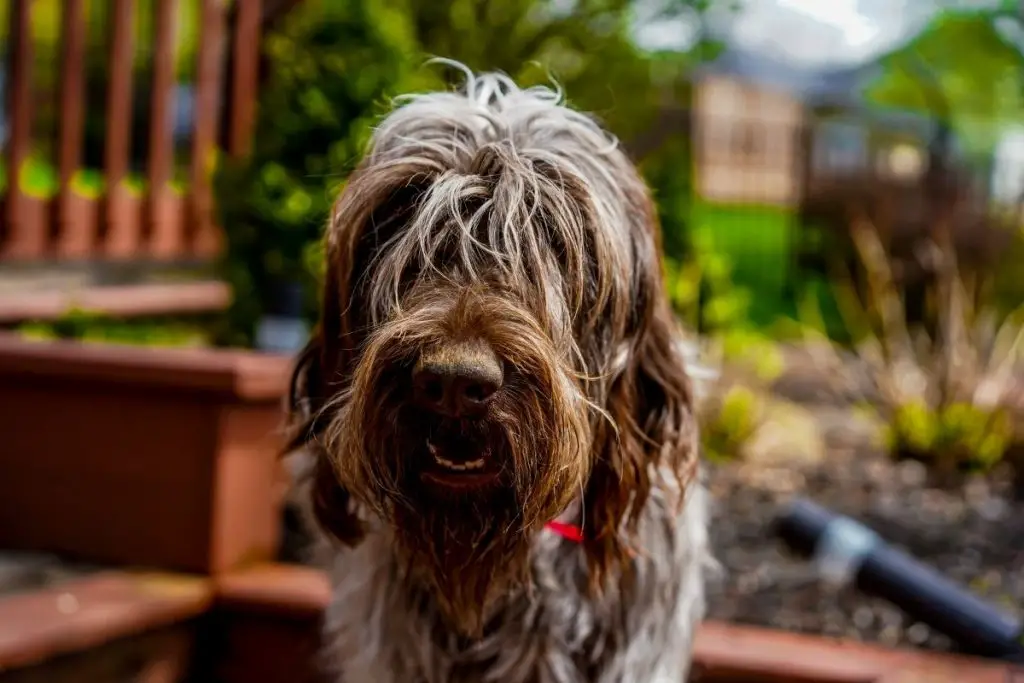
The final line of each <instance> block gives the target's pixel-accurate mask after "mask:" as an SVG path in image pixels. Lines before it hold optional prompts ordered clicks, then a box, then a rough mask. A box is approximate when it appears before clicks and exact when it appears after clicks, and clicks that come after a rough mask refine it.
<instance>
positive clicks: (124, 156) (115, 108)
mask: <svg viewBox="0 0 1024 683" xmlns="http://www.w3.org/2000/svg"><path fill="white" fill-rule="evenodd" d="M110 7H111V12H110V19H111V23H112V25H111V29H110V63H109V65H108V67H107V68H108V74H109V76H110V84H109V86H108V90H107V125H106V130H105V131H104V135H105V139H104V143H105V144H104V160H103V164H104V174H103V175H104V180H105V183H106V201H105V202H104V204H105V206H104V221H105V223H106V243H105V245H104V246H105V250H106V253H107V255H108V256H112V257H115V258H128V257H131V256H134V255H135V254H137V253H138V250H139V247H140V245H141V244H142V235H141V228H142V226H141V213H140V201H139V198H138V197H135V196H133V195H132V193H131V192H130V191H129V189H128V187H127V186H126V185H125V182H124V181H125V178H126V176H127V175H128V163H129V155H130V154H131V138H132V65H133V63H134V61H135V34H134V30H133V27H134V22H135V0H111V6H110Z"/></svg>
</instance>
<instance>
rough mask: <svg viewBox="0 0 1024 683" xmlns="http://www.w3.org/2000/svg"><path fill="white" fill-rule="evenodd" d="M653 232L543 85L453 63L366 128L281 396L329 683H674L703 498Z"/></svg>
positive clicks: (698, 562)
mask: <svg viewBox="0 0 1024 683" xmlns="http://www.w3.org/2000/svg"><path fill="white" fill-rule="evenodd" d="M659 242H660V235H659V230H658V226H657V221H656V218H655V212H654V208H653V206H652V202H651V198H650V195H649V193H648V190H647V188H646V186H645V185H644V183H643V181H642V180H641V178H640V176H639V175H638V173H637V171H636V169H635V168H634V166H633V165H632V164H631V163H630V161H629V160H628V159H627V158H626V156H625V154H623V152H622V151H621V150H620V148H619V147H618V146H617V144H616V142H615V140H614V139H613V138H611V137H610V136H609V135H608V134H607V133H606V132H604V131H603V130H602V129H601V127H599V125H598V124H596V123H595V122H594V121H593V120H592V119H591V118H589V117H587V116H585V115H584V114H581V113H578V112H576V111H573V110H572V109H570V108H568V107H567V106H565V105H564V104H563V102H562V97H561V93H560V92H556V91H554V90H552V89H549V88H539V87H538V88H529V89H521V88H519V87H517V86H516V85H515V84H514V83H513V82H512V81H511V80H509V79H508V78H507V77H505V76H503V75H495V74H487V75H479V76H474V75H473V74H471V73H467V82H466V84H465V87H464V88H463V89H462V91H460V92H458V93H453V92H436V93H429V94H422V95H414V96H407V97H404V98H402V100H401V101H400V102H399V106H397V107H396V108H395V109H394V111H392V112H391V113H390V114H389V115H388V116H387V117H386V118H385V119H384V120H383V121H382V122H381V124H380V126H379V127H378V128H377V130H376V131H375V135H374V137H373V139H372V142H371V145H370V149H369V151H368V153H367V155H366V157H365V158H364V159H363V161H362V163H361V165H360V166H359V167H358V169H357V170H356V172H355V173H354V174H353V175H352V176H351V178H350V179H349V181H348V183H347V186H346V187H345V189H344V191H343V192H342V193H341V196H340V198H339V199H338V200H337V203H336V205H335V207H334V210H333V212H332V216H331V219H330V225H329V227H328V230H327V235H326V263H327V272H326V283H325V288H324V291H323V315H322V320H321V323H320V326H319V328H318V330H317V332H316V334H315V335H314V338H313V339H312V341H311V342H310V345H309V346H308V348H307V349H306V351H305V352H304V353H303V354H302V356H301V357H300V359H299V363H298V366H297V369H296V372H295V377H294V380H293V389H292V416H293V418H294V424H295V431H294V438H293V440H292V443H291V447H292V448H296V449H302V450H303V451H304V452H305V453H306V454H308V456H310V457H311V460H312V469H311V472H310V475H309V481H308V484H307V486H308V489H307V490H308V494H309V500H310V502H311V506H310V509H311V512H312V515H313V518H314V519H315V521H316V523H317V525H318V526H319V528H320V529H322V530H324V531H325V532H327V534H326V535H327V537H329V540H330V541H331V542H330V544H329V549H328V553H327V561H328V562H329V566H330V573H331V576H332V583H333V600H332V604H331V606H330V608H329V610H328V613H327V615H326V631H327V633H326V643H327V653H326V655H327V657H328V659H329V661H330V663H331V664H332V665H333V667H334V668H335V669H336V670H337V672H338V676H339V680H344V681H345V682H346V683H463V682H465V683H469V682H470V681H472V682H474V683H481V682H494V683H498V682H500V683H584V682H587V683H613V682H615V683H670V682H671V683H680V682H681V681H684V680H685V678H686V675H687V671H688V668H689V661H690V656H691V647H692V642H693V635H694V630H695V628H696V626H697V623H698V622H699V620H700V619H701V617H702V615H703V612H704V587H703V571H702V570H703V568H704V567H705V565H706V564H707V562H708V549H707V531H706V512H705V494H704V491H703V489H702V487H701V486H700V484H699V483H698V481H697V473H698V465H697V429H696V425H695V423H694V411H693V393H692V392H693V389H692V387H691V383H690V380H689V379H688V377H687V374H686V372H685V370H684V358H683V354H682V351H681V344H682V336H681V333H680V331H679V330H678V329H677V326H676V322H675V319H674V317H673V315H672V312H671V311H670V309H669V305H668V302H667V298H666V295H665V293H664V290H663V283H662V276H661V269H660V258H659Z"/></svg>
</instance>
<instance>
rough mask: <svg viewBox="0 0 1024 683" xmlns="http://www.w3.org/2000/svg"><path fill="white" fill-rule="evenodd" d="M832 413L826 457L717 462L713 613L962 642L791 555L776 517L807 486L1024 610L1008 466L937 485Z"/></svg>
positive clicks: (942, 646)
mask: <svg viewBox="0 0 1024 683" xmlns="http://www.w3.org/2000/svg"><path fill="white" fill-rule="evenodd" d="M824 412H826V413H829V412H830V415H829V417H828V418H826V419H824V420H823V422H825V423H826V424H823V425H822V426H823V429H824V431H825V436H826V443H827V448H828V453H827V455H826V457H825V458H824V459H822V460H821V461H820V462H819V463H817V464H812V465H809V466H804V467H800V468H797V467H778V466H774V467H767V466H764V465H760V466H759V465H756V464H753V463H730V464H726V465H720V466H713V467H712V469H711V471H710V473H709V474H710V476H709V485H710V488H711V491H712V495H713V498H714V500H715V505H716V508H715V510H714V513H713V522H712V542H713V545H714V548H715V553H716V555H717V558H718V560H719V562H720V563H721V564H722V565H723V568H724V570H725V573H724V576H723V578H722V579H721V580H720V581H719V582H718V583H716V584H714V585H712V586H711V602H710V615H711V616H712V617H713V618H716V619H723V620H729V621H734V622H740V623H748V624H756V625H762V626H771V627H775V628H781V629H786V630H791V631H800V632H805V633H813V634H825V635H830V636H845V637H852V638H856V639H858V640H865V641H874V642H880V643H883V644H885V645H911V646H918V647H924V648H928V649H936V650H949V649H955V648H953V646H952V644H951V643H950V642H949V641H948V639H946V638H945V637H944V636H942V635H941V634H937V633H933V632H931V631H930V629H929V628H928V627H927V626H925V625H924V624H920V623H913V622H912V621H910V620H909V619H907V618H905V617H904V615H903V613H902V612H901V611H900V610H899V609H897V608H896V607H894V606H892V605H891V604H889V603H887V602H885V601H882V600H879V599H873V598H869V597H867V596H864V595H862V594H859V593H858V592H856V591H855V590H854V589H852V588H843V589H836V588H834V587H831V586H829V585H827V584H824V583H822V582H819V581H818V580H817V577H816V575H815V572H814V569H813V567H812V565H811V564H810V563H809V562H808V561H806V560H805V559H803V558H799V557H795V556H792V555H790V554H789V553H788V552H787V551H786V549H785V548H784V546H783V544H782V542H781V541H779V540H778V539H777V538H776V537H774V536H773V529H772V525H773V521H774V520H775V519H777V517H778V515H779V514H780V513H781V512H782V511H783V509H784V508H785V506H786V505H787V503H788V502H789V501H790V500H791V499H792V498H793V496H794V495H801V496H804V497H807V498H810V499H812V500H815V501H817V502H819V503H822V504H825V505H827V506H828V507H830V508H831V509H833V510H835V511H836V512H840V513H843V514H847V515H850V516H851V517H854V518H856V519H858V520H860V521H862V522H864V523H866V524H867V525H868V526H870V527H871V528H873V529H874V530H875V531H877V532H878V533H880V534H881V535H882V537H883V538H885V539H886V540H888V541H889V542H890V543H892V544H894V545H897V546H899V547H902V548H903V549H904V550H906V551H908V552H910V553H911V554H913V555H914V556H916V557H917V558H918V559H920V560H922V561H924V562H926V563H927V564H930V565H931V566H933V567H935V568H937V569H938V570H939V571H941V572H943V573H944V574H945V575H946V576H948V577H950V578H952V579H953V580H956V581H958V582H961V583H963V584H965V585H968V586H970V588H972V589H973V590H974V591H976V592H977V593H978V594H979V595H981V596H983V597H985V598H987V599H989V600H991V601H993V602H994V603H997V604H1001V605H1002V606H1003V607H1004V608H1006V609H1007V611H1008V612H1010V613H1011V614H1016V615H1017V616H1018V618H1020V617H1024V502H1022V501H1015V500H1014V499H1013V496H1012V493H1011V491H1010V487H1009V486H1006V485H1000V484H999V483H998V482H1000V481H1006V480H1007V477H1006V476H1005V475H1000V473H994V474H993V476H990V477H988V478H980V477H979V478H975V479H973V480H971V481H969V482H966V483H965V484H964V485H963V486H962V487H961V488H959V489H958V490H937V489H934V488H930V487H929V485H928V483H927V478H926V476H925V474H926V473H925V470H924V468H923V467H922V466H921V465H920V464H918V463H913V462H904V463H899V464H897V463H893V462H891V461H890V460H889V459H888V458H886V457H884V456H883V455H882V454H880V453H877V452H873V451H872V449H871V448H870V447H869V446H867V445H866V444H864V443H863V442H862V441H863V440H858V439H857V438H856V437H855V436H854V435H853V434H851V432H850V430H849V429H847V427H848V424H849V422H848V420H844V419H843V413H842V412H841V411H838V410H835V409H830V410H826V411H824ZM828 423H830V424H828ZM858 441H861V443H858Z"/></svg>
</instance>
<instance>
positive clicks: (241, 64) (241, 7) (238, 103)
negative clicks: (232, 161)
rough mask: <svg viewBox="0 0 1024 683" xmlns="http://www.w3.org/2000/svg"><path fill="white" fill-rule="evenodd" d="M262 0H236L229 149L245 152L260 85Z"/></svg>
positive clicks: (237, 154)
mask: <svg viewBox="0 0 1024 683" xmlns="http://www.w3.org/2000/svg"><path fill="white" fill-rule="evenodd" d="M261 5H262V2H261V0H238V4H237V9H236V12H237V15H236V20H235V21H236V23H235V40H234V56H233V60H232V61H233V63H234V73H233V74H232V79H231V123H230V125H229V128H230V130H229V131H228V135H229V137H228V153H229V154H231V155H232V156H238V157H240V156H245V155H246V154H248V153H249V146H250V144H252V135H253V126H254V124H255V120H256V88H257V87H258V85H259V67H260V21H261V19H262V11H261V9H262V8H261Z"/></svg>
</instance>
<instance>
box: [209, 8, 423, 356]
mask: <svg viewBox="0 0 1024 683" xmlns="http://www.w3.org/2000/svg"><path fill="white" fill-rule="evenodd" d="M265 51H266V58H267V60H268V62H269V82H268V83H267V84H266V85H265V86H264V88H263V90H262V91H261V96H260V109H259V118H258V121H257V126H256V133H255V141H254V147H253V151H252V154H251V156H250V157H249V158H247V159H245V160H244V161H241V162H234V163H232V162H226V163H224V164H223V165H222V166H221V167H220V169H219V171H218V173H217V176H216V180H215V183H216V188H217V196H218V203H219V208H220V222H221V225H223V226H224V227H225V230H226V231H227V243H228V249H227V254H226V258H225V262H224V273H225V276H226V279H227V280H228V282H229V283H230V284H231V286H232V287H233V288H234V292H235V302H234V304H233V306H232V308H231V309H230V311H229V313H228V317H227V320H226V324H225V325H224V327H223V329H222V330H220V332H219V334H218V342H219V343H222V344H230V345H237V346H249V345H251V343H252V340H253V334H254V329H255V325H256V322H257V321H258V319H259V318H260V317H261V315H262V314H263V311H264V310H265V308H266V306H267V302H268V299H269V297H270V296H271V292H272V291H273V288H274V286H275V284H276V283H283V282H298V283H302V284H303V285H304V286H305V288H306V291H307V307H306V315H307V317H308V319H309V320H310V321H313V320H315V318H316V310H317V299H316V283H317V279H318V277H317V275H318V273H317V272H314V271H315V269H317V268H318V266H317V265H316V261H317V256H316V249H315V247H314V246H312V245H316V243H317V242H318V241H319V239H320V236H321V234H322V231H323V228H324V226H325V224H326V222H327V218H328V212H329V209H330V206H331V203H332V201H333V198H334V197H335V195H336V194H337V192H338V190H339V188H340V186H341V185H342V183H343V180H344V178H345V177H346V174H348V173H349V172H350V171H351V170H352V168H353V166H354V164H355V163H356V161H357V160H358V158H359V156H360V153H361V152H362V148H363V146H364V143H365V142H366V140H367V136H368V134H369V131H370V128H371V126H372V124H373V122H374V120H375V117H376V116H378V115H379V114H380V113H382V112H383V111H384V108H385V106H386V105H387V104H388V98H389V96H391V95H394V94H398V93H403V92H409V91H415V90H417V89H421V88H422V87H424V86H425V85H426V81H425V79H427V78H429V76H430V74H429V72H428V71H427V70H425V69H422V68H420V64H421V60H420V58H419V52H418V45H417V42H416V40H415V36H414V33H413V26H412V25H411V23H410V21H409V16H408V14H407V13H405V12H402V11H399V10H398V9H395V5H394V4H393V3H380V2H376V1H375V0H353V1H351V2H336V1H334V0H307V1H306V2H303V3H301V4H300V5H299V6H298V7H297V8H296V9H295V10H294V11H292V12H291V13H290V14H289V15H288V16H287V17H286V18H285V20H284V21H283V23H282V25H281V26H280V28H279V29H278V30H276V31H275V32H274V33H273V34H271V35H269V36H267V38H266V43H265ZM311 268H313V269H314V271H311Z"/></svg>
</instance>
